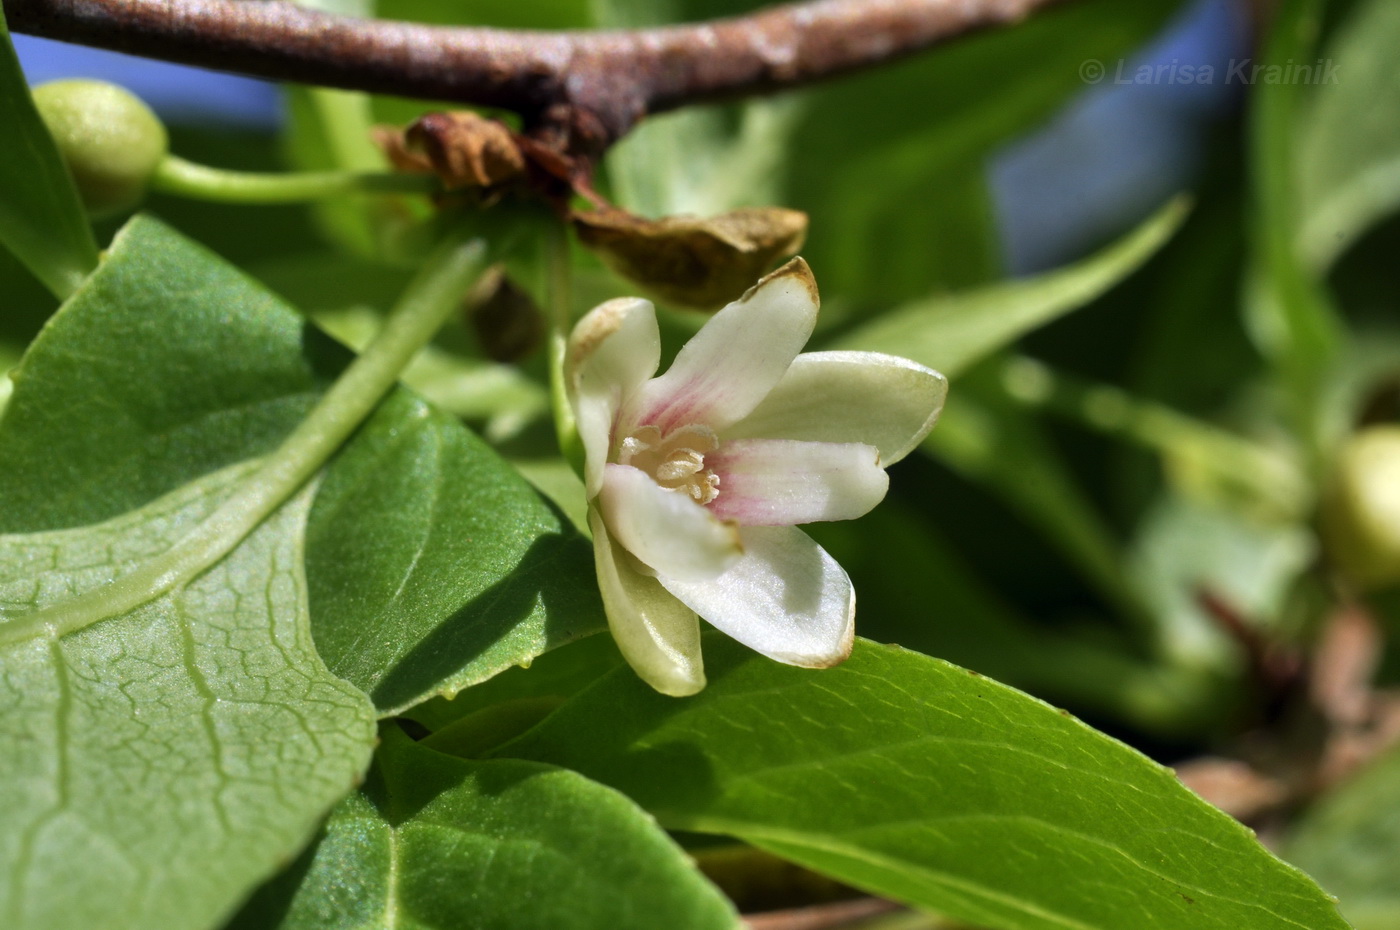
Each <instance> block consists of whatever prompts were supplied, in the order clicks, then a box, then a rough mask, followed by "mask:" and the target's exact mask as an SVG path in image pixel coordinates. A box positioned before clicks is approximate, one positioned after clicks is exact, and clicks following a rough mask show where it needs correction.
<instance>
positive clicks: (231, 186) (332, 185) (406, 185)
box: [151, 155, 439, 204]
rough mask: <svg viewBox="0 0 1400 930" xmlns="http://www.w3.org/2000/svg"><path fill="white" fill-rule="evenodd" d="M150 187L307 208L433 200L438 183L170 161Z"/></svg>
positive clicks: (427, 179)
mask: <svg viewBox="0 0 1400 930" xmlns="http://www.w3.org/2000/svg"><path fill="white" fill-rule="evenodd" d="M151 183H152V186H153V187H154V188H155V189H156V190H158V191H162V192H164V193H167V194H175V195H178V196H181V197H191V198H194V199H197V200H213V201H218V202H220V203H246V204H267V203H305V202H307V201H314V200H324V199H326V198H328V197H343V196H345V195H347V194H429V193H432V192H434V191H436V190H439V186H438V182H437V179H436V178H434V177H431V176H429V175H420V174H389V173H386V172H369V171H300V172H279V173H262V172H253V171H226V170H224V169H222V168H211V167H209V166H208V165H198V164H195V163H194V162H191V161H186V160H185V159H183V158H179V157H176V156H174V155H167V156H166V157H165V159H164V160H163V161H162V162H161V163H160V166H159V167H157V168H156V174H155V177H154V178H153V179H152V182H151Z"/></svg>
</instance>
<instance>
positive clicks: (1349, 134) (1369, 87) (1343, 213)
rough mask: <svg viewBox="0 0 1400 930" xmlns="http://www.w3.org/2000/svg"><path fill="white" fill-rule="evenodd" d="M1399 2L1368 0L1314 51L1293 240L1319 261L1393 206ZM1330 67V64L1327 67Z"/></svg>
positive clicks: (1325, 262)
mask: <svg viewBox="0 0 1400 930" xmlns="http://www.w3.org/2000/svg"><path fill="white" fill-rule="evenodd" d="M1397 47H1400V5H1396V4H1395V3H1394V2H1391V0H1367V2H1363V3H1359V4H1357V5H1356V8H1355V9H1354V10H1353V11H1352V12H1351V14H1350V16H1349V18H1348V19H1347V21H1346V23H1345V25H1344V26H1343V28H1342V30H1341V31H1340V32H1339V33H1338V34H1337V36H1336V37H1335V39H1334V40H1333V41H1332V43H1331V44H1330V45H1329V46H1328V48H1327V49H1326V51H1325V52H1324V53H1323V55H1322V56H1321V61H1323V62H1325V63H1326V64H1325V65H1324V66H1323V67H1324V69H1329V70H1324V71H1320V72H1318V74H1317V76H1316V79H1317V80H1319V81H1320V82H1321V83H1319V85H1318V87H1317V89H1316V91H1315V93H1314V96H1313V98H1312V100H1310V101H1309V103H1308V106H1307V108H1306V109H1305V111H1304V112H1303V114H1302V116H1301V118H1300V120H1299V127H1298V148H1297V165H1298V168H1297V170H1298V200H1299V220H1300V227H1299V230H1298V235H1299V244H1300V248H1301V250H1302V252H1303V257H1304V258H1305V259H1306V260H1307V261H1308V262H1309V263H1310V264H1311V265H1313V266H1314V267H1317V268H1326V267H1327V266H1329V265H1331V264H1332V262H1333V261H1335V260H1336V258H1337V257H1338V256H1340V255H1341V254H1342V253H1343V252H1344V251H1346V249H1347V247H1348V246H1350V245H1351V244H1352V243H1353V242H1355V241H1356V239H1357V237H1358V236H1359V235H1361V234H1362V233H1364V232H1365V231H1366V230H1367V229H1368V228H1369V227H1370V226H1371V225H1372V224H1373V223H1375V222H1376V221H1378V220H1380V219H1382V218H1384V217H1385V216H1387V215H1389V214H1390V213H1391V212H1393V211H1394V210H1395V209H1396V208H1398V207H1400V70H1397V69H1396V68H1395V49H1396V48H1397ZM1330 69H1335V70H1330Z"/></svg>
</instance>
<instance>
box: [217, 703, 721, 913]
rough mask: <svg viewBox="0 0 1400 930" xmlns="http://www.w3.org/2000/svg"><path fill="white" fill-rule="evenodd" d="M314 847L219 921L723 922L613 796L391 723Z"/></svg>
mask: <svg viewBox="0 0 1400 930" xmlns="http://www.w3.org/2000/svg"><path fill="white" fill-rule="evenodd" d="M384 739H385V741H384V746H383V748H382V749H381V750H380V752H379V754H378V756H377V759H376V764H375V767H374V768H373V769H372V770H371V772H370V776H369V779H368V781H367V782H366V784H365V786H364V788H363V789H362V790H361V791H360V792H359V793H357V794H356V795H354V796H352V797H351V798H349V799H348V800H347V801H345V802H344V803H343V804H341V806H340V807H339V808H337V809H336V811H335V813H334V814H332V815H331V819H330V821H329V823H327V824H326V829H325V832H324V834H323V836H322V837H321V840H320V842H319V844H318V845H317V846H316V847H315V848H314V849H313V850H310V851H308V853H307V855H306V856H304V857H303V858H302V859H301V860H300V861H299V862H297V863H296V864H295V865H294V866H293V867H292V868H291V869H290V870H289V872H288V873H287V874H286V875H284V876H279V877H278V878H277V879H276V880H275V881H273V882H271V883H269V884H268V885H267V886H266V887H264V888H263V889H262V890H261V891H259V892H258V893H257V894H256V895H255V896H254V897H253V898H252V900H251V901H250V902H249V903H248V905H247V907H246V908H244V910H243V911H242V912H241V913H240V914H239V915H238V917H237V918H236V919H235V920H234V921H233V922H232V923H231V924H230V925H229V926H228V927H227V928H226V930H341V928H345V927H381V926H388V927H395V928H398V930H476V928H480V930H512V928H519V930H533V928H538V927H549V928H551V930H570V928H577V930H591V928H598V927H608V928H617V930H629V928H635V930H654V928H656V927H665V926H676V927H685V928H687V930H691V928H694V930H718V928H725V930H730V928H736V927H737V926H738V920H737V916H736V915H735V914H734V911H733V907H732V906H731V905H730V904H729V902H728V901H726V900H725V899H724V897H723V895H721V894H720V893H719V892H718V891H717V890H716V889H715V888H714V887H713V886H712V885H711V884H710V883H709V882H708V881H706V880H705V879H704V877H702V876H701V875H700V874H699V873H698V872H697V871H695V869H694V867H693V866H692V865H691V864H690V863H689V861H688V859H687V858H686V856H685V853H684V852H682V851H681V849H680V848H679V847H678V846H676V844H675V843H674V842H672V841H671V839H670V838H669V837H667V836H666V834H665V833H664V832H662V831H661V829H660V828H658V827H657V826H656V824H655V822H654V821H653V820H652V819H651V818H650V817H648V816H647V815H646V814H645V813H643V812H642V811H640V810H638V809H637V807H636V805H634V804H633V803H632V802H631V801H628V800H627V799H626V798H625V797H623V796H622V795H620V794H618V793H616V792H614V791H612V790H610V789H608V788H605V787H603V786H602V785H599V784H597V783H596V782H591V781H589V780H588V779H586V778H584V777H582V776H580V775H577V774H575V773H573V772H568V771H564V770H562V769H557V768H553V767H551V766H547V765H539V764H537V763H531V762H518V761H515V760H509V759H508V760H500V761H488V762H468V761H464V760H461V759H456V758H453V757H452V756H446V755H442V754H441V753H437V752H433V751H432V750H429V749H424V748H422V747H420V746H417V745H415V744H414V743H413V742H412V741H411V740H409V739H408V738H407V737H406V736H404V735H403V733H402V731H400V730H398V728H397V727H389V728H386V730H385V733H384Z"/></svg>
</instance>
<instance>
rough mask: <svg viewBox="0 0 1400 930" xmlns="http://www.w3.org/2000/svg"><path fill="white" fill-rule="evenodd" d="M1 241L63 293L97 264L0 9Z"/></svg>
mask: <svg viewBox="0 0 1400 930" xmlns="http://www.w3.org/2000/svg"><path fill="white" fill-rule="evenodd" d="M0 126H4V127H5V129H4V132H5V154H4V157H3V158H0V246H3V247H5V248H7V249H9V250H10V251H12V252H14V253H15V255H16V256H18V257H19V259H20V261H22V262H24V264H25V265H26V266H27V267H28V268H29V270H30V271H32V272H33V273H34V275H35V277H37V278H39V279H40V280H41V281H43V282H44V284H45V285H47V286H48V288H49V290H51V291H53V292H54V293H55V294H57V295H58V296H59V297H67V296H68V295H69V294H71V293H73V291H75V290H77V288H78V285H79V284H81V283H82V281H83V278H85V277H87V274H88V272H90V271H92V269H93V268H94V267H96V265H97V243H96V242H95V241H94V240H93V238H92V227H90V226H89V225H88V221H87V216H86V214H84V213H83V208H82V204H80V203H79V202H78V192H77V190H76V189H75V188H74V187H73V179H72V177H71V176H70V175H69V174H68V169H67V168H66V167H65V166H64V164H63V160H62V159H61V158H59V155H58V149H57V148H56V147H55V146H54V143H53V139H52V138H51V137H50V136H49V132H48V130H47V129H45V128H44V122H43V120H42V119H40V118H39V111H38V110H36V109H35V108H34V101H33V100H32V99H31V98H30V96H29V87H28V85H27V84H25V82H24V74H23V73H22V72H21V71H20V69H19V59H18V58H17V57H15V49H14V46H13V45H11V44H10V33H9V29H8V28H7V27H6V24H5V14H4V11H3V10H0Z"/></svg>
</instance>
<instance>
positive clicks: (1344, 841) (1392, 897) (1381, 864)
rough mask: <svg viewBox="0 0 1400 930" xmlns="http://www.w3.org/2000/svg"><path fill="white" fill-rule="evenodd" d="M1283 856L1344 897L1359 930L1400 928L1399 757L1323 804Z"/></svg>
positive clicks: (1393, 755) (1372, 768)
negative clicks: (1398, 874) (1399, 875)
mask: <svg viewBox="0 0 1400 930" xmlns="http://www.w3.org/2000/svg"><path fill="white" fill-rule="evenodd" d="M1284 855H1285V856H1287V857H1288V860H1289V861H1290V862H1293V863H1295V864H1296V865H1298V866H1301V867H1302V868H1304V869H1306V870H1307V871H1308V873H1309V874H1311V875H1312V876H1313V877H1314V878H1316V879H1317V880H1318V882H1319V883H1321V884H1322V886H1323V887H1324V888H1326V889H1327V890H1328V891H1330V892H1331V893H1332V894H1334V895H1337V896H1339V897H1340V898H1341V908H1342V913H1343V914H1345V915H1346V917H1347V919H1348V920H1350V921H1351V922H1352V923H1353V924H1355V925H1356V928H1357V930H1395V928H1396V927H1400V885H1397V884H1396V881H1395V863H1396V862H1397V861H1400V752H1397V751H1395V750H1391V751H1390V752H1389V753H1387V754H1386V755H1383V756H1381V757H1380V758H1379V759H1377V760H1376V761H1374V762H1372V763H1371V764H1370V765H1369V766H1367V767H1366V769H1365V770H1364V771H1362V772H1361V774H1360V775H1357V776H1356V777H1355V778H1353V779H1352V780H1350V781H1348V782H1346V783H1345V784H1343V785H1342V786H1341V787H1339V788H1337V789H1336V790H1335V791H1333V792H1332V793H1331V794H1330V795H1328V796H1327V797H1326V798H1324V799H1323V800H1322V801H1321V802H1319V803H1318V805H1317V806H1316V807H1314V808H1313V809H1312V810H1310V811H1309V812H1308V813H1307V815H1306V816H1304V817H1303V819H1302V821H1301V822H1299V824H1298V826H1297V828H1296V832H1295V833H1294V834H1293V836H1292V838H1291V839H1290V840H1289V842H1288V844H1287V845H1286V846H1285V847H1284Z"/></svg>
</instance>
